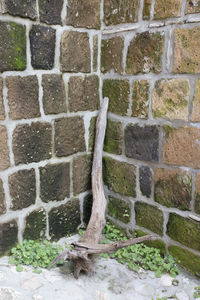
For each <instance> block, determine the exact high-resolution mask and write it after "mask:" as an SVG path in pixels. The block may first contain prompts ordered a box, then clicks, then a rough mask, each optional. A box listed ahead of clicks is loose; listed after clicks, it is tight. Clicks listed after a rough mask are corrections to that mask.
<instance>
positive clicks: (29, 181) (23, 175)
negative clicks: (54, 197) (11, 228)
mask: <svg viewBox="0 0 200 300" xmlns="http://www.w3.org/2000/svg"><path fill="white" fill-rule="evenodd" d="M8 183H9V190H10V196H11V209H12V210H18V209H23V208H26V207H29V206H30V205H32V204H34V203H35V200H36V179H35V170H34V169H30V170H20V171H18V172H16V173H14V174H12V175H10V176H9V178H8Z"/></svg>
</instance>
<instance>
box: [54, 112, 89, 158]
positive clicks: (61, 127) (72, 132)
mask: <svg viewBox="0 0 200 300" xmlns="http://www.w3.org/2000/svg"><path fill="white" fill-rule="evenodd" d="M84 134H85V129H84V122H83V119H82V118H81V117H71V118H62V119H57V120H56V121H55V151H56V155H57V156H68V155H71V154H74V153H77V152H82V151H85V150H86V147H85V138H84Z"/></svg>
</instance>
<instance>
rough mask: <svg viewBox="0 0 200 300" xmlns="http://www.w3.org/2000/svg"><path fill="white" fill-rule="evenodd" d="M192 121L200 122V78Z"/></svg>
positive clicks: (196, 88)
mask: <svg viewBox="0 0 200 300" xmlns="http://www.w3.org/2000/svg"><path fill="white" fill-rule="evenodd" d="M191 121H192V122H200V79H197V80H196V86H195V94H194V99H193V106H192V115H191Z"/></svg>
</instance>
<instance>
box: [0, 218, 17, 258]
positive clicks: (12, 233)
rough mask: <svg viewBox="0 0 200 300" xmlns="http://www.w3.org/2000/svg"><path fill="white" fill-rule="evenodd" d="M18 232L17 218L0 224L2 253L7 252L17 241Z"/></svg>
mask: <svg viewBox="0 0 200 300" xmlns="http://www.w3.org/2000/svg"><path fill="white" fill-rule="evenodd" d="M17 233H18V227H17V222H16V221H15V220H12V221H10V222H8V223H3V224H0V255H2V254H5V252H6V251H8V250H10V249H11V248H12V247H13V246H14V245H15V244H16V243H17Z"/></svg>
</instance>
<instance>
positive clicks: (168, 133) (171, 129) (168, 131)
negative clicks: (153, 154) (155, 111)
mask: <svg viewBox="0 0 200 300" xmlns="http://www.w3.org/2000/svg"><path fill="white" fill-rule="evenodd" d="M163 129H164V133H165V137H166V138H169V137H171V136H173V134H174V132H175V131H177V130H178V129H180V127H179V128H174V127H171V126H168V125H165V126H163Z"/></svg>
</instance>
